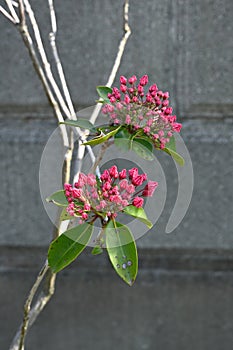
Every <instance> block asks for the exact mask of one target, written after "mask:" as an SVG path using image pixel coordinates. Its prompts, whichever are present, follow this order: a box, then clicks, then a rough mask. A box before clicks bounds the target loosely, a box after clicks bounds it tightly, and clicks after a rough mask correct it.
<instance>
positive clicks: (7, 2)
mask: <svg viewBox="0 0 233 350" xmlns="http://www.w3.org/2000/svg"><path fill="white" fill-rule="evenodd" d="M5 2H6V4H7V6H8V8H9V11H10V13H11V16H12V17H13V18H14V21H15V23H19V17H18V15H17V13H16V11H15V9H14V6H13V4H12V1H11V0H5Z"/></svg>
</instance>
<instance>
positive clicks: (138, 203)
mask: <svg viewBox="0 0 233 350" xmlns="http://www.w3.org/2000/svg"><path fill="white" fill-rule="evenodd" d="M143 203H144V199H143V198H141V197H135V198H134V199H133V205H134V206H135V207H137V208H141V207H142V206H143Z"/></svg>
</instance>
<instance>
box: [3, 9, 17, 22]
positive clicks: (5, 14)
mask: <svg viewBox="0 0 233 350" xmlns="http://www.w3.org/2000/svg"><path fill="white" fill-rule="evenodd" d="M0 12H2V14H3V16H5V17H6V18H7V19H9V21H11V22H12V23H14V24H16V22H15V20H14V18H13V17H12V16H11V15H10V14H9V13H8V12H7V11H6V10H5V9H4V7H2V6H1V5H0Z"/></svg>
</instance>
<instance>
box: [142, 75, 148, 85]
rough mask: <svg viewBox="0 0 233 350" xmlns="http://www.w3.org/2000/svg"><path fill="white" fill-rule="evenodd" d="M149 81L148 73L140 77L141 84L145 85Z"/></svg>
mask: <svg viewBox="0 0 233 350" xmlns="http://www.w3.org/2000/svg"><path fill="white" fill-rule="evenodd" d="M147 83H148V75H143V77H141V79H140V85H142V86H145V85H146V84H147Z"/></svg>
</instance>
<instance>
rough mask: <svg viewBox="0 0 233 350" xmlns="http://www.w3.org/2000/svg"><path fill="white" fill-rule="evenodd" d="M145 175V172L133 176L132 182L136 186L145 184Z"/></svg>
mask: <svg viewBox="0 0 233 350" xmlns="http://www.w3.org/2000/svg"><path fill="white" fill-rule="evenodd" d="M144 175H145V174H142V175H138V176H135V177H133V178H132V184H133V185H134V186H141V185H142V184H143V182H144V181H145V180H146V179H145V176H144Z"/></svg>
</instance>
